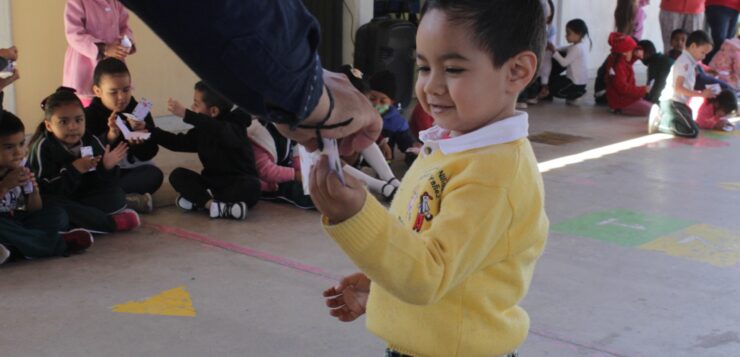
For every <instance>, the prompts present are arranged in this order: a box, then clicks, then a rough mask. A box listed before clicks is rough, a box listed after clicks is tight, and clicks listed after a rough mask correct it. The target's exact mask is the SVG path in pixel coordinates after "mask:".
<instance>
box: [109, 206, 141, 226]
mask: <svg viewBox="0 0 740 357" xmlns="http://www.w3.org/2000/svg"><path fill="white" fill-rule="evenodd" d="M112 217H113V221H115V222H116V232H126V231H130V230H133V229H136V228H139V226H141V220H140V219H139V214H138V213H136V211H134V210H132V209H128V208H127V209H125V210H123V211H121V212H119V213H116V214H114V215H113V216H112Z"/></svg>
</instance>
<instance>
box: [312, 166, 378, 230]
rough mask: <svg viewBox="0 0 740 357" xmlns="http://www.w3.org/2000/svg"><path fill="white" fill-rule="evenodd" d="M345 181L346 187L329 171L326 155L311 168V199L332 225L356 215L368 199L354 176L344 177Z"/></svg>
mask: <svg viewBox="0 0 740 357" xmlns="http://www.w3.org/2000/svg"><path fill="white" fill-rule="evenodd" d="M344 180H345V182H346V186H345V185H343V184H342V182H340V181H339V177H338V176H337V174H336V173H334V172H332V171H330V170H329V159H328V158H327V156H326V155H322V156H321V160H319V162H318V163H316V165H314V166H313V168H311V176H310V182H309V183H310V185H311V186H310V187H311V199H313V202H314V204H315V205H316V208H317V209H318V210H319V212H321V213H322V214H323V215H324V216H326V217H327V218H328V219H329V223H330V224H339V223H341V222H344V221H346V220H347V219H349V218H351V217H352V216H354V215H356V214H357V212H360V210H361V209H362V206H364V205H365V200H366V199H367V191H366V190H365V187H364V186H363V185H362V183H361V182H360V181H359V180H357V179H356V178H354V177H352V175H344Z"/></svg>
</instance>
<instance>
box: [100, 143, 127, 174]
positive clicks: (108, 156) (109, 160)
mask: <svg viewBox="0 0 740 357" xmlns="http://www.w3.org/2000/svg"><path fill="white" fill-rule="evenodd" d="M126 153H128V145H126V143H120V144H118V146H116V148H115V149H113V150H111V149H110V145H106V146H105V152H104V153H103V167H105V169H106V170H112V169H113V168H114V167H116V165H118V163H119V162H121V160H123V158H125V157H126Z"/></svg>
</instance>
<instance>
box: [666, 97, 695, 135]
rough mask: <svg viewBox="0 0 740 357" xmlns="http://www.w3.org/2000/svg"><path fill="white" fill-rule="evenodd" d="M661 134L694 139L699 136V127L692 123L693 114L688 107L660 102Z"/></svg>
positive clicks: (670, 101) (676, 103)
mask: <svg viewBox="0 0 740 357" xmlns="http://www.w3.org/2000/svg"><path fill="white" fill-rule="evenodd" d="M658 130H659V131H660V132H662V133H666V134H673V135H676V136H683V137H687V138H695V137H697V136H698V135H699V127H698V126H697V125H696V122H695V121H694V116H693V113H692V112H691V108H689V106H688V105H686V104H683V103H680V102H675V101H673V100H664V101H661V102H660V127H659V129H658Z"/></svg>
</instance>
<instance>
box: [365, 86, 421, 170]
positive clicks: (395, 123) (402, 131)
mask: <svg viewBox="0 0 740 357" xmlns="http://www.w3.org/2000/svg"><path fill="white" fill-rule="evenodd" d="M369 82H370V92H368V93H367V97H368V98H369V99H370V102H372V103H373V105H374V106H375V108H376V109H378V112H380V115H381V116H382V117H383V131H382V135H383V136H384V137H386V138H388V145H390V147H391V150H394V149H395V148H396V147H398V149H399V150H400V151H401V152H402V153H404V154H407V156H408V155H412V156H414V158H415V156H416V155H415V154H413V153H412V151H413V147H414V144H415V143H416V140H415V139H414V136H413V134H411V129H410V128H409V123H408V121H406V118H404V117H403V115H401V113H400V112H399V111H398V109H396V106H395V104H396V100H395V96H396V76H394V75H393V73H391V72H389V71H381V72H378V73H375V74H374V75H373V76H372V77H370V80H369ZM409 149H412V151H409ZM407 162H413V158H410V159H407Z"/></svg>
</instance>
